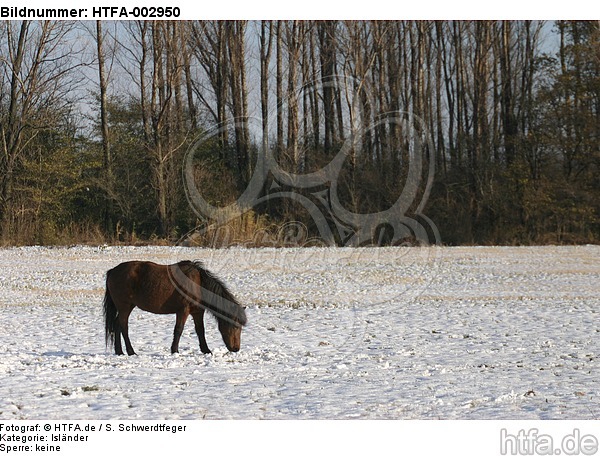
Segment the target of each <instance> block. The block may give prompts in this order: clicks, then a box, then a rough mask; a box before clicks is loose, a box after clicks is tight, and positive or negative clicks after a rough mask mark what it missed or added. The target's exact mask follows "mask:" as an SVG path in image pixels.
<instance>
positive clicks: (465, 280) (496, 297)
mask: <svg viewBox="0 0 600 456" xmlns="http://www.w3.org/2000/svg"><path fill="white" fill-rule="evenodd" d="M599 258H600V247H599V246H579V247H555V246H551V247H455V248H448V247H415V248H409V247H397V248H373V249H371V248H361V249H349V248H307V249H274V248H273V249H270V248H267V249H244V248H232V249H224V250H211V249H197V248H186V247H129V246H123V247H118V246H115V247H112V246H100V247H88V246H75V247H70V248H43V247H23V248H5V249H0V328H1V330H0V419H98V420H102V419H216V418H236V419H255V418H267V419H278V418H282V419H288V418H312V419H315V418H318V419H325V418H331V419H337V418H343V419H355V418H356V419H359V418H360V419H363V418H370V419H372V418H394V419H415V418H418V419H592V418H600V390H599V389H598V377H599V374H600V370H599V368H598V356H600V334H599V332H600V321H599V315H598V311H599V309H600V306H599V304H600V261H599ZM131 259H144V260H151V261H156V262H160V263H172V262H175V261H178V260H181V259H200V260H202V261H204V262H205V265H206V266H207V267H208V268H209V269H210V270H211V271H213V272H215V273H216V274H217V275H218V276H219V277H220V278H221V279H222V280H223V281H224V282H225V283H227V284H228V285H229V287H230V289H231V290H232V292H233V293H234V294H235V295H236V296H237V297H238V299H239V300H240V301H241V302H242V303H244V304H245V305H247V311H246V312H247V315H248V319H249V323H248V326H247V327H246V328H245V329H244V331H243V333H242V348H241V351H240V352H238V353H229V352H227V350H226V348H225V347H224V345H223V342H222V340H221V338H220V334H219V332H218V330H217V328H216V324H215V322H214V320H213V319H212V318H210V317H207V318H206V325H207V330H206V336H207V341H208V344H209V347H210V348H211V349H212V350H213V354H212V355H203V354H201V353H200V350H199V347H198V340H197V338H196V335H195V333H194V330H193V325H192V324H191V322H188V324H187V325H186V329H185V332H184V335H183V337H182V339H181V343H180V351H181V353H179V354H176V355H171V354H170V352H169V348H170V344H171V337H172V331H173V326H174V324H175V317H174V315H168V316H157V315H152V314H149V313H146V312H142V311H139V310H136V311H134V313H133V314H132V316H131V319H130V335H131V338H132V343H133V346H134V348H135V349H136V352H137V353H138V355H137V356H133V357H127V356H121V357H119V356H116V355H114V354H112V353H111V352H108V351H107V350H106V348H105V345H104V333H103V321H102V305H101V304H102V297H103V294H104V278H105V277H104V274H105V272H106V270H108V269H110V268H111V267H113V266H115V265H116V264H118V263H120V262H122V261H127V260H131Z"/></svg>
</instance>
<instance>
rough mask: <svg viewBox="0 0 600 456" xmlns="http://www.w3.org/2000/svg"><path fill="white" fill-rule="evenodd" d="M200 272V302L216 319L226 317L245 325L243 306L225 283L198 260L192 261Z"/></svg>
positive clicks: (237, 323)
mask: <svg viewBox="0 0 600 456" xmlns="http://www.w3.org/2000/svg"><path fill="white" fill-rule="evenodd" d="M194 266H195V267H196V269H197V270H198V272H200V286H201V288H202V291H201V293H202V296H201V302H202V305H203V306H204V307H206V309H208V310H209V311H210V312H211V313H212V314H213V315H214V316H215V317H216V318H217V319H226V320H229V321H232V322H233V323H235V324H236V325H239V326H245V325H246V323H247V322H248V320H247V318H246V311H245V310H244V307H243V306H242V305H241V304H239V303H238V302H237V300H236V299H235V297H234V296H233V295H232V294H231V292H230V291H229V290H228V289H227V287H226V286H225V284H224V283H223V282H221V281H220V280H219V279H218V278H217V277H215V276H214V275H213V274H211V273H210V272H209V271H207V270H206V269H204V267H202V265H201V263H200V262H194Z"/></svg>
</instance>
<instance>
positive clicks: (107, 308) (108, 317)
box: [104, 271, 119, 348]
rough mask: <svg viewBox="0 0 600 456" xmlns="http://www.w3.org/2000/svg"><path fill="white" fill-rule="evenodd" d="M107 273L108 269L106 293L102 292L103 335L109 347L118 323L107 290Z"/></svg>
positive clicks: (112, 342) (114, 308) (113, 341)
mask: <svg viewBox="0 0 600 456" xmlns="http://www.w3.org/2000/svg"><path fill="white" fill-rule="evenodd" d="M109 274H110V271H108V272H107V273H106V293H104V337H105V341H106V346H107V347H108V348H111V347H112V346H113V345H114V343H115V334H116V332H117V327H118V325H119V323H118V321H117V315H118V312H117V306H115V303H114V302H113V299H112V296H111V295H110V291H109V290H108V278H109Z"/></svg>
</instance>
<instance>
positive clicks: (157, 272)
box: [104, 261, 247, 355]
mask: <svg viewBox="0 0 600 456" xmlns="http://www.w3.org/2000/svg"><path fill="white" fill-rule="evenodd" d="M135 307H139V308H140V309H142V310H145V311H147V312H152V313H155V314H172V313H174V314H176V316H177V318H176V322H175V331H174V335H173V344H172V345H171V353H177V352H178V351H179V339H180V338H181V333H182V332H183V327H184V325H185V322H186V320H187V318H188V317H189V316H190V315H191V316H192V318H193V319H194V324H195V327H196V333H197V334H198V339H199V341H200V350H202V353H211V351H210V349H209V348H208V345H207V344H206V339H205V337H204V311H205V310H208V311H209V312H210V313H211V314H212V315H213V316H214V317H215V318H216V319H217V324H218V327H219V331H220V332H221V336H222V337H223V342H225V345H226V346H227V349H228V350H229V351H232V352H237V351H238V350H239V349H240V339H241V333H242V327H243V326H244V325H245V324H246V322H247V320H246V312H245V310H244V307H242V306H241V305H240V304H239V303H238V302H237V301H236V299H235V298H234V297H233V295H232V294H231V293H230V292H229V290H228V289H227V287H226V286H225V285H224V284H223V283H222V282H221V281H220V280H219V279H217V278H216V277H215V276H214V275H213V274H211V273H210V272H208V271H207V270H206V269H204V267H203V265H202V263H200V262H199V261H180V262H179V263H175V264H170V265H161V264H156V263H152V262H150V261H127V262H125V263H121V264H119V265H118V266H116V267H115V268H113V269H111V270H110V271H108V272H107V273H106V293H105V295H104V323H105V333H106V334H105V336H106V346H107V347H110V346H112V345H114V348H115V353H116V354H117V355H122V354H123V348H122V346H121V336H123V339H124V341H125V348H126V349H127V354H128V355H135V352H134V351H133V347H132V346H131V342H130V340H129V331H128V320H129V315H130V314H131V312H132V311H133V309H134V308H135Z"/></svg>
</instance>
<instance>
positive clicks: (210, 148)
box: [0, 21, 600, 245]
mask: <svg viewBox="0 0 600 456" xmlns="http://www.w3.org/2000/svg"><path fill="white" fill-rule="evenodd" d="M0 85H1V87H0V139H1V141H2V143H1V148H2V150H1V155H0V236H1V238H2V243H3V244H5V245H6V244H31V243H44V244H56V243H74V242H174V241H176V240H178V239H180V238H181V237H182V236H183V235H185V234H186V233H188V232H190V231H191V230H193V229H194V228H197V227H199V226H202V223H204V222H205V221H203V220H202V219H201V217H199V215H198V214H196V213H194V211H193V210H192V208H191V207H190V204H189V202H188V201H187V199H186V193H185V188H184V187H185V183H184V182H183V177H182V167H183V165H184V158H185V154H186V151H188V150H190V148H191V147H195V148H196V153H195V155H194V164H195V165H194V170H193V178H194V183H195V185H196V186H197V188H198V189H199V190H200V191H201V193H202V194H203V196H204V198H205V199H206V200H207V201H208V202H209V203H210V204H213V205H215V206H226V205H228V204H232V203H233V202H235V201H236V200H237V198H238V197H239V196H240V194H241V193H242V192H243V191H244V189H245V188H247V186H248V185H249V183H250V181H251V178H252V176H253V174H254V173H255V171H256V166H257V163H260V162H259V160H258V157H259V155H260V154H261V153H262V152H261V151H264V150H269V151H270V153H271V154H272V156H273V157H274V158H275V160H276V161H277V164H278V166H279V167H280V168H281V169H283V170H284V171H286V172H288V173H292V174H298V175H308V174H310V173H312V172H316V171H318V170H322V169H323V168H324V167H325V166H326V165H327V164H328V163H330V162H331V160H332V159H333V158H334V157H335V156H336V154H337V153H338V152H339V151H340V148H344V147H347V148H348V149H347V152H346V153H347V156H346V159H345V161H344V164H343V166H342V167H341V170H340V172H339V175H337V176H336V179H337V181H336V191H337V192H338V193H339V195H338V197H339V199H340V201H341V203H342V205H343V206H344V208H345V209H346V210H348V211H351V212H353V213H357V214H369V213H376V212H380V211H384V210H385V209H386V208H389V207H391V206H393V205H394V202H395V201H397V200H398V198H401V197H402V195H403V190H405V189H406V187H407V186H410V185H413V183H412V181H411V179H413V178H414V176H412V175H411V173H414V170H412V171H411V169H410V164H411V160H414V159H415V154H416V153H420V154H421V156H420V160H421V165H422V168H423V169H424V170H427V169H435V175H434V176H432V179H433V180H432V181H431V182H430V183H431V184H432V185H431V186H428V187H427V188H422V189H421V190H420V192H421V194H420V196H421V197H422V198H421V199H420V200H419V199H418V198H417V199H416V200H415V201H414V202H412V203H411V202H408V203H410V204H407V207H406V211H407V215H409V216H410V215H411V214H416V215H418V214H419V213H421V212H422V213H424V214H426V215H427V217H429V218H430V219H431V220H432V221H433V222H434V223H435V225H436V226H437V228H438V229H439V232H440V236H441V239H442V241H443V242H446V243H450V244H462V243H488V244H489V243H500V244H531V243H585V242H598V240H599V238H600V222H599V217H598V216H599V213H600V198H599V196H600V192H599V186H600V184H599V182H600V181H599V179H598V167H599V162H600V150H599V144H600V24H599V23H598V22H597V21H557V22H553V23H548V22H541V21H258V22H248V21H172V22H171V21H154V22H153V21H127V22H102V21H97V22H67V21H42V22H37V21H10V22H8V21H7V22H2V23H0ZM209 132H214V134H213V133H210V134H208V133H209ZM202 135H205V137H207V138H208V139H206V140H203V141H201V142H200V143H196V142H195V141H197V138H198V137H203V136H202ZM415 137H418V138H419V141H416V140H415ZM198 144H200V145H198ZM415 148H418V149H419V150H418V151H417V150H415ZM270 184H273V182H271V181H269V182H267V183H266V184H265V188H264V189H263V193H264V194H267V193H268V192H269V188H268V186H269V185H270ZM289 190H293V191H298V192H301V190H299V189H289ZM322 190H323V191H327V190H331V189H328V188H323V189H322ZM314 191H315V189H307V190H306V192H307V193H306V195H309V194H310V193H311V192H312V194H313V195H314ZM425 199H426V200H427V204H426V205H423V200H425ZM325 212H326V211H325ZM289 221H301V222H302V223H304V224H305V226H306V227H307V230H308V231H309V233H312V234H315V233H316V227H315V226H314V220H312V218H311V214H310V213H309V212H307V210H306V207H303V206H302V205H301V204H298V202H297V201H295V200H293V199H272V200H264V201H263V202H262V203H261V204H260V205H256V207H253V208H252V210H251V211H249V212H247V213H246V214H245V215H244V217H242V219H240V220H238V221H236V222H235V223H234V225H235V227H234V233H235V236H237V237H238V238H239V239H240V240H247V239H248V238H252V236H253V235H255V233H256V232H269V230H271V231H273V230H277V227H279V226H281V225H282V224H284V223H285V222H289ZM328 221H329V222H330V223H331V224H332V225H335V223H336V220H335V217H334V216H333V215H332V214H328ZM382 239H383V238H381V237H380V238H379V240H380V241H381V240H382ZM337 241H338V242H339V243H343V238H342V237H340V238H339V239H337ZM203 242H208V241H207V240H206V239H205V240H203Z"/></svg>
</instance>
